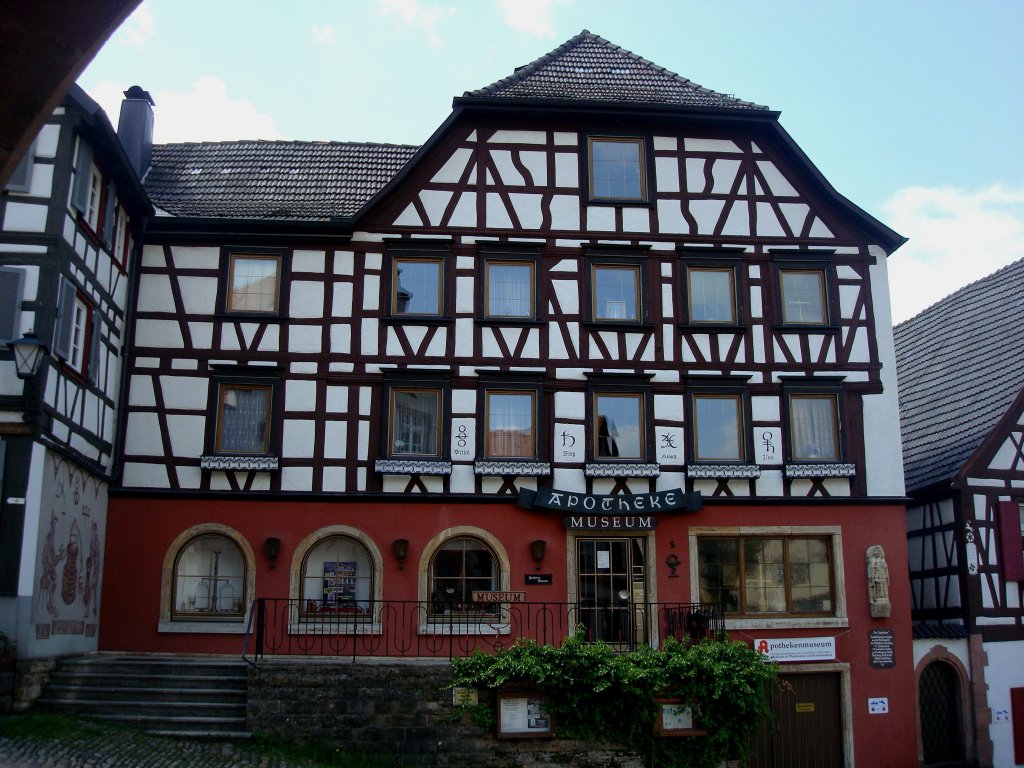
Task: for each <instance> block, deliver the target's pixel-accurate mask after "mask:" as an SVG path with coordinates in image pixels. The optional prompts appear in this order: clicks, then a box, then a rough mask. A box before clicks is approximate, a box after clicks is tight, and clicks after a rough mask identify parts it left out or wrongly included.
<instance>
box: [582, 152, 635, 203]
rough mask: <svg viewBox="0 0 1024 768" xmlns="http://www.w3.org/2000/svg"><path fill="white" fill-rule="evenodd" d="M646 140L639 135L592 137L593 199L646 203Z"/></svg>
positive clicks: (590, 184) (591, 188) (591, 183)
mask: <svg viewBox="0 0 1024 768" xmlns="http://www.w3.org/2000/svg"><path fill="white" fill-rule="evenodd" d="M645 143H646V142H645V141H644V139H642V138H639V137H613V136H591V137H589V138H588V140H587V156H588V158H589V167H588V177H589V179H590V183H589V190H588V191H589V198H590V200H592V201H595V202H596V201H614V202H644V201H646V200H647V197H648V192H647V160H646V149H645Z"/></svg>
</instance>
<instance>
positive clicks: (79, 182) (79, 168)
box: [71, 137, 92, 213]
mask: <svg viewBox="0 0 1024 768" xmlns="http://www.w3.org/2000/svg"><path fill="white" fill-rule="evenodd" d="M91 176H92V147H90V146H89V145H88V144H86V143H85V142H84V141H83V140H82V139H81V137H79V139H78V156H77V157H76V158H75V186H74V189H73V190H72V192H71V205H72V206H73V207H74V208H75V210H76V211H78V212H79V213H85V211H86V209H87V208H88V207H89V182H90V181H91V178H90V177H91Z"/></svg>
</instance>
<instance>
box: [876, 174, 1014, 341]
mask: <svg viewBox="0 0 1024 768" xmlns="http://www.w3.org/2000/svg"><path fill="white" fill-rule="evenodd" d="M883 212H884V215H883V220H884V221H885V223H886V224H888V225H889V226H891V227H892V228H893V229H895V230H896V231H897V232H899V233H900V234H901V235H903V236H904V237H907V238H909V242H908V243H907V244H906V245H904V246H903V247H902V248H900V249H899V250H898V251H896V253H895V254H893V255H892V256H890V257H889V286H890V290H891V292H892V313H893V321H894V322H896V323H899V322H902V321H903V320H906V319H908V318H910V317H913V316H914V315H916V314H917V313H918V312H920V311H921V310H923V309H925V308H926V307H928V306H930V305H932V304H934V303H935V302H936V301H939V300H940V299H942V298H945V297H946V296H948V295H949V294H951V293H953V292H954V291H956V290H957V289H959V288H962V287H963V286H964V285H967V284H968V283H971V282H974V281H975V280H978V279H979V278H982V277H985V276H986V275H989V274H991V273H992V272H995V271H996V270H997V269H999V268H1000V267H1003V266H1005V265H1006V264H1009V263H1010V262H1012V261H1016V260H1017V259H1020V258H1024V184H1022V185H1021V186H1018V187H1010V186H1006V185H1004V184H993V185H991V186H988V187H985V188H983V189H976V190H964V189H957V188H955V187H907V188H905V189H901V190H899V191H898V192H897V193H896V194H895V195H893V196H892V197H891V198H890V199H889V200H888V201H886V203H885V204H884V205H883Z"/></svg>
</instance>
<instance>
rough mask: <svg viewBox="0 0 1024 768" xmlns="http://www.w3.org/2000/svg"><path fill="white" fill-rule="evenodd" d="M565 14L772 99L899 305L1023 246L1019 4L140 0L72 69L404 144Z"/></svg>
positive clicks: (174, 116) (173, 105) (560, 23)
mask: <svg viewBox="0 0 1024 768" xmlns="http://www.w3.org/2000/svg"><path fill="white" fill-rule="evenodd" d="M583 29H587V30H589V31H591V32H593V33H595V34H598V35H600V36H602V37H604V38H605V39H607V40H610V41H611V42H612V43H615V44H616V45H619V46H621V47H623V48H625V49H627V50H629V51H632V52H633V53H635V54H637V55H639V56H642V57H643V58H646V59H648V60H650V61H653V62H654V63H655V64H658V65H660V66H662V67H665V68H666V69H668V70H670V71H672V72H676V73H677V74H679V75H682V76H683V77H686V78H689V79H690V80H692V81H694V82H695V83H698V84H700V85H703V86H705V87H707V88H711V89H713V90H716V91H720V92H723V93H730V94H734V95H736V96H737V97H739V98H741V99H744V100H746V101H753V102H756V103H758V104H764V105H767V106H769V107H770V108H772V109H773V110H777V111H779V112H780V113H781V116H780V122H781V124H782V126H783V127H784V128H785V129H786V130H787V131H788V132H789V134H790V135H791V136H792V137H793V138H794V139H795V140H796V142H797V143H798V144H799V145H800V146H801V148H802V149H803V150H804V152H805V153H806V154H807V156H808V157H809V158H810V159H811V161H812V162H813V163H814V164H815V165H816V166H817V167H818V169H819V170H820V171H821V172H822V173H823V174H824V175H825V177H826V178H827V179H828V180H829V182H830V183H831V184H832V186H833V187H835V188H836V190H837V191H838V192H839V193H840V194H842V195H843V196H844V197H846V198H848V199H849V200H851V201H852V202H854V203H855V204H857V205H858V206H860V207H861V208H863V209H864V210H865V211H867V212H868V213H870V214H871V215H872V216H874V217H876V218H877V219H879V220H881V221H882V222H884V223H885V224H887V225H888V226H890V227H891V228H892V229H894V230H896V231H897V232H899V233H900V234H901V235H903V236H904V237H907V238H909V241H908V242H907V244H905V245H904V246H902V247H901V248H900V249H899V250H897V251H896V252H895V253H894V254H893V255H892V256H891V257H890V258H889V277H890V290H891V294H892V304H893V319H894V321H895V322H897V323H899V322H901V321H903V320H906V319H908V318H909V317H911V316H913V315H915V314H917V313H918V312H920V311H921V310H922V309H924V308H925V307H927V306H929V305H931V304H933V303H934V302H936V301H938V300H939V299H942V298H943V297H945V296H947V295H949V294H950V293H952V292H953V291H955V290H957V289H958V288H960V287H962V286H964V285H966V284H968V283H970V282H973V281H975V280H977V279H979V278H981V277H984V276H985V275H988V274H990V273H992V272H994V271H995V270H997V269H998V268H1000V267H1001V266H1004V265H1006V264H1008V263H1010V262H1012V261H1015V260H1017V259H1020V258H1024V131H1022V128H1021V126H1024V44H1022V42H1021V41H1022V39H1024V1H1022V0H972V1H971V2H968V0H828V1H827V2H822V0H772V2H765V1H764V0H633V2H632V3H624V2H622V0H448V1H447V2H446V1H445V0H438V1H437V2H434V1H433V0H289V1H287V2H282V0H202V2H200V1H199V0H144V2H143V3H142V4H141V5H140V6H139V7H138V8H137V9H136V10H135V12H134V13H133V14H132V15H131V16H130V17H129V18H128V19H127V20H126V21H125V23H124V24H123V25H122V26H121V28H120V29H119V30H118V31H117V32H115V33H114V35H113V36H112V37H111V39H110V40H109V41H107V43H106V45H105V46H104V47H103V48H102V49H101V51H100V52H99V53H98V54H97V56H96V58H95V59H94V60H93V62H92V63H91V64H90V65H89V67H88V68H87V69H86V70H85V72H84V73H83V74H82V76H81V77H80V78H79V84H80V85H81V86H82V87H83V88H84V89H85V90H86V92H88V93H89V94H90V95H91V96H92V97H93V98H94V99H96V100H97V101H98V102H99V103H100V105H101V106H102V107H103V108H104V110H105V111H106V112H107V114H108V116H110V118H111V121H112V122H113V123H115V124H116V122H117V114H118V111H119V105H120V101H121V98H122V92H123V91H124V90H125V89H126V88H127V87H128V86H130V85H134V84H138V85H141V86H142V87H143V88H145V89H146V90H148V91H149V92H150V93H151V94H152V96H153V99H154V101H155V102H156V110H155V111H156V127H155V140H156V141H157V142H177V141H225V140H232V139H290V140H303V141H305V140H322V141H373V142H381V143H392V144H412V145H419V144H422V143H424V142H425V141H426V140H427V139H428V138H429V137H430V135H431V134H432V133H433V132H434V130H435V129H436V128H437V127H438V126H439V125H440V124H441V123H442V122H443V121H444V120H445V118H447V116H448V114H449V113H450V111H451V104H452V98H454V97H456V96H460V95H462V94H463V93H464V92H466V91H470V90H475V89H477V88H481V87H483V86H485V85H489V84H490V83H493V82H495V81H496V80H499V79H501V78H503V77H506V76H508V75H510V74H512V72H513V71H514V69H515V68H516V67H518V66H521V65H523V64H528V63H530V62H531V61H533V60H535V59H537V58H539V57H541V56H543V55H544V54H546V53H548V52H550V51H551V50H553V49H554V48H556V47H558V46H559V45H561V44H562V43H564V42H565V41H566V40H568V39H569V38H571V37H573V36H574V35H576V34H578V33H579V32H580V31H581V30H583Z"/></svg>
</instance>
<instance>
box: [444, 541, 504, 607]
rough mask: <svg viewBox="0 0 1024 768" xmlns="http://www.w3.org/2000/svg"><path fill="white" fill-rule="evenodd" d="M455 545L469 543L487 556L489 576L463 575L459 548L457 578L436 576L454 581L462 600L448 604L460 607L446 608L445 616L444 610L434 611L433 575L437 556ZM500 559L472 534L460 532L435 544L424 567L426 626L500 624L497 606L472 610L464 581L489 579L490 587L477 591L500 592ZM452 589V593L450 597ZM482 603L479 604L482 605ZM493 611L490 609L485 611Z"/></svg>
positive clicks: (495, 552)
mask: <svg viewBox="0 0 1024 768" xmlns="http://www.w3.org/2000/svg"><path fill="white" fill-rule="evenodd" d="M459 542H473V543H476V544H478V545H479V547H480V549H481V550H484V551H486V552H487V553H488V554H489V555H490V561H491V574H490V576H488V577H473V576H468V575H467V574H466V551H467V550H466V549H462V550H461V552H462V558H461V559H462V563H461V568H460V575H458V576H456V577H447V576H445V577H440V578H443V579H450V578H452V579H458V580H459V581H460V582H461V583H462V588H461V590H459V591H461V593H462V600H461V601H460V602H453V603H451V604H452V605H453V606H455V605H460V606H462V607H461V608H452V609H449V612H448V613H445V611H444V609H443V608H442V609H440V610H439V609H438V605H439V603H438V597H437V595H439V594H440V593H439V591H438V590H439V588H438V586H437V579H438V576H437V575H436V564H437V559H438V556H439V555H440V554H441V553H443V552H444V551H445V550H446V549H447V548H448V547H450V546H451V545H453V544H456V543H459ZM502 565H503V559H502V557H501V556H500V555H499V553H498V552H497V551H496V550H495V548H494V547H493V546H492V545H491V544H490V543H488V542H487V541H486V540H485V539H483V538H481V537H480V536H477V535H473V534H472V533H468V532H462V533H454V534H453V535H451V536H448V537H446V538H445V539H444V540H443V541H440V542H438V544H437V546H435V547H434V548H433V550H432V551H431V552H430V554H429V558H428V560H427V568H426V594H425V596H424V597H425V599H426V602H427V606H426V614H427V615H426V619H427V622H428V623H431V624H437V623H439V622H449V621H451V620H453V619H454V620H456V621H458V622H459V623H467V624H478V623H482V622H498V621H501V620H502V619H503V618H507V617H504V616H503V614H504V613H505V612H504V611H503V609H502V604H500V603H490V604H486V608H485V607H481V608H480V609H479V610H475V609H473V608H472V607H471V606H473V605H474V603H473V602H472V592H473V591H474V590H473V589H472V588H468V582H469V581H470V580H471V579H473V578H489V579H490V581H491V586H490V587H489V588H488V589H486V590H478V591H501V590H502V589H503V588H504V584H505V583H506V581H507V580H506V579H505V578H503V577H504V573H503V567H502ZM454 593H455V592H454V590H453V592H452V594H454ZM440 605H442V606H443V605H445V602H443V601H442V602H441V603H440ZM483 605H484V604H481V606H483ZM489 609H493V610H489Z"/></svg>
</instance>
